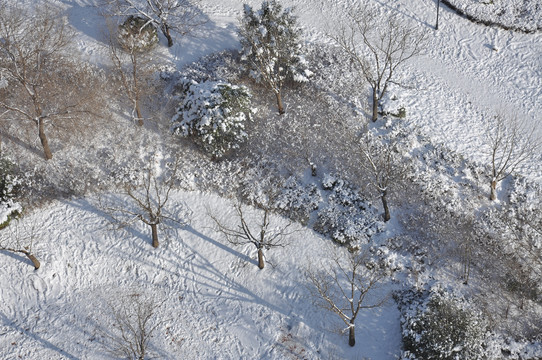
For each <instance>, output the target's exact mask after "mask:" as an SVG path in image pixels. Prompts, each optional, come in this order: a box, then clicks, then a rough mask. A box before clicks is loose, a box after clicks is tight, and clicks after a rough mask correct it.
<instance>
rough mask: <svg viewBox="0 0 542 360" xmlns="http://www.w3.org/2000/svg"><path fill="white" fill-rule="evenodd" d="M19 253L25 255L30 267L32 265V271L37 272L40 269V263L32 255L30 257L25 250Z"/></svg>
mask: <svg viewBox="0 0 542 360" xmlns="http://www.w3.org/2000/svg"><path fill="white" fill-rule="evenodd" d="M21 252H22V253H23V254H25V255H26V257H27V258H28V259H30V261H32V265H34V269H36V270H38V269H39V268H40V262H39V261H38V259H36V257H35V256H34V255H32V254H31V253H29V252H28V251H26V250H21Z"/></svg>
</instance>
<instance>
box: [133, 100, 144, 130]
mask: <svg viewBox="0 0 542 360" xmlns="http://www.w3.org/2000/svg"><path fill="white" fill-rule="evenodd" d="M135 110H136V116H137V125H138V126H143V116H141V109H140V108H139V100H136V101H135Z"/></svg>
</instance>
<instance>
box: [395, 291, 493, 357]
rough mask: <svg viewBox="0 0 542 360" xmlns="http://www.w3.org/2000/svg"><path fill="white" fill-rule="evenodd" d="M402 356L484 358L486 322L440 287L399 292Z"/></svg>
mask: <svg viewBox="0 0 542 360" xmlns="http://www.w3.org/2000/svg"><path fill="white" fill-rule="evenodd" d="M396 298H397V300H398V302H399V307H400V310H401V326H402V337H403V347H404V352H403V355H402V358H403V359H410V360H415V359H424V360H431V359H444V360H459V359H472V360H475V359H484V358H485V350H484V341H485V337H486V325H485V322H484V320H483V319H482V317H481V316H480V315H479V314H476V313H475V312H474V311H472V310H470V309H468V308H467V306H466V303H465V302H464V301H463V300H462V299H460V298H458V297H455V296H453V295H451V294H449V293H446V292H445V291H443V290H441V289H437V290H431V291H426V292H423V293H421V294H420V293H415V292H411V291H409V292H406V293H402V294H400V295H397V296H396Z"/></svg>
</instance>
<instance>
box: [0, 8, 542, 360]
mask: <svg viewBox="0 0 542 360" xmlns="http://www.w3.org/2000/svg"><path fill="white" fill-rule="evenodd" d="M247 2H248V3H249V4H250V5H252V6H255V7H257V6H259V4H260V1H256V0H250V1H247ZM358 2H359V1H358V0H284V1H282V3H283V4H284V5H285V6H291V5H293V6H295V7H296V14H297V15H298V16H299V21H300V24H301V25H302V27H303V29H304V31H305V38H304V40H305V41H306V42H308V43H319V44H320V43H324V44H329V45H332V44H333V42H332V41H331V40H330V39H329V37H328V36H327V34H328V33H330V32H333V31H335V30H336V29H337V27H338V26H339V25H340V24H342V23H344V18H345V16H346V13H347V11H348V7H349V6H350V5H353V4H356V3H358ZM242 3H243V2H242V1H238V0H222V1H213V0H202V1H201V4H200V7H201V10H202V11H203V13H204V14H205V16H207V17H208V20H209V21H208V22H207V23H206V24H205V25H204V26H203V27H202V28H200V29H199V30H198V31H197V32H196V33H195V34H194V35H195V36H194V37H185V38H183V39H180V41H179V43H178V44H176V45H175V46H173V47H172V48H169V49H168V48H167V47H166V46H165V44H164V39H161V41H162V43H161V44H160V46H159V47H157V48H156V49H155V53H156V56H155V60H156V61H157V62H159V63H162V64H164V65H172V66H175V67H177V68H180V67H182V66H183V65H186V64H189V63H191V62H193V61H195V60H197V59H198V58H200V57H201V56H203V55H206V54H210V53H214V52H217V51H220V50H223V49H228V48H238V47H239V43H238V39H237V35H236V26H237V19H238V17H239V16H240V14H241V10H242ZM367 3H369V6H371V7H374V8H375V9H377V11H379V12H380V13H381V14H383V15H385V14H388V13H392V14H395V15H397V16H399V17H400V18H401V19H402V20H403V21H404V22H405V23H406V24H408V26H412V27H417V28H418V29H420V31H423V32H425V33H426V34H427V37H428V43H427V47H426V50H425V52H424V54H423V55H421V56H420V57H418V58H415V59H413V60H412V61H411V62H410V63H408V64H407V66H406V67H405V68H403V69H402V70H401V74H400V75H401V77H402V78H403V80H404V82H405V83H406V84H408V85H409V88H408V89H401V90H398V96H399V97H400V98H401V100H402V101H403V102H404V104H405V105H406V111H407V118H406V120H405V121H406V123H407V126H408V127H410V128H412V129H415V130H416V131H419V132H421V133H423V134H425V135H426V136H428V138H429V139H430V140H431V141H432V142H434V143H442V144H444V145H445V146H446V147H447V148H449V149H451V150H454V151H457V152H458V153H460V154H462V155H463V156H465V157H467V158H469V159H471V160H474V161H477V162H481V163H484V162H485V157H484V156H485V155H484V153H483V149H484V137H485V134H486V131H487V119H488V118H490V117H492V116H493V115H494V114H496V113H502V114H505V116H511V117H517V118H519V119H525V121H527V122H528V123H529V124H531V125H532V127H533V131H535V132H538V133H539V134H540V135H541V136H542V130H540V128H539V124H538V122H539V120H541V115H540V114H542V60H541V59H542V33H535V34H522V33H518V32H512V31H505V30H501V29H498V28H491V27H486V26H483V25H479V24H474V23H472V22H470V21H469V20H467V19H464V18H462V17H459V16H457V15H456V14H455V13H454V12H452V11H450V10H449V9H447V8H446V7H445V6H443V7H442V8H441V13H440V27H439V30H438V31H435V30H434V28H433V24H434V21H435V15H436V5H435V1H432V0H419V1H410V0H375V1H369V2H367ZM58 4H59V5H60V6H62V7H63V8H65V9H66V13H67V15H68V19H69V21H70V23H71V25H72V26H73V27H74V28H75V29H76V30H77V32H78V35H77V38H76V48H77V51H79V52H80V53H81V54H82V56H83V58H85V59H88V60H89V61H91V62H93V63H96V64H101V65H103V64H105V62H106V61H107V49H106V48H105V44H106V41H105V40H104V34H103V31H102V30H103V28H104V26H105V25H104V20H103V18H102V17H101V16H100V15H99V14H98V9H97V8H96V7H95V6H94V5H95V3H94V1H93V0H71V1H70V0H64V1H58ZM534 16H540V14H534ZM352 76H353V75H352V74H348V73H345V74H344V77H345V79H331V81H333V80H337V81H343V80H344V81H348V80H350V81H352V80H351V77H352ZM348 78H350V79H348ZM354 95H355V96H357V97H359V99H360V100H359V103H365V102H366V98H367V95H368V88H367V87H365V88H363V89H360V92H359V94H354ZM286 103H287V100H286ZM68 155H69V154H68ZM68 155H65V156H64V158H69V156H68ZM541 160H542V159H541V154H535V156H534V157H533V158H532V159H531V160H530V161H529V162H527V163H526V164H525V165H524V166H523V167H522V168H521V169H520V171H521V172H522V173H523V174H525V175H528V177H529V178H530V179H533V180H536V181H541V180H542V161H541ZM53 161H56V160H53ZM179 201H185V202H186V203H187V204H188V206H189V207H190V208H191V210H192V212H193V217H192V221H191V222H190V225H189V226H188V227H185V228H179V229H176V230H175V231H173V232H171V233H170V234H169V239H167V240H165V241H164V242H163V243H162V245H161V247H159V248H158V249H152V247H151V246H150V242H149V235H150V234H149V231H148V229H147V228H146V227H142V226H139V225H135V226H133V227H129V228H125V229H123V230H115V231H114V230H111V229H110V226H111V225H110V222H109V221H108V215H107V214H105V213H104V212H103V211H102V210H100V208H99V207H98V206H97V199H96V197H94V196H90V197H88V198H77V199H70V200H58V201H54V202H53V203H51V204H49V205H47V206H45V207H43V208H39V209H35V210H34V211H32V212H30V213H29V214H28V215H26V216H25V217H24V218H23V220H22V222H24V223H25V224H27V226H31V225H32V224H36V226H37V227H38V230H37V231H36V235H37V237H38V238H39V241H37V242H36V245H35V247H34V252H35V253H36V254H38V256H39V258H40V260H41V262H42V266H41V268H40V269H39V270H37V271H34V270H33V268H32V267H31V265H30V264H29V262H28V260H27V259H26V258H24V257H20V256H18V255H11V254H9V253H2V254H0V256H1V257H2V259H1V261H0V300H1V302H0V358H2V359H19V358H23V359H43V358H50V359H101V358H110V354H108V353H107V352H106V351H105V349H104V346H103V344H102V343H103V342H104V334H106V333H108V332H109V331H110V330H111V329H112V328H111V327H112V326H113V322H114V321H113V319H112V317H111V316H110V315H108V311H107V310H108V307H107V302H108V301H113V300H114V298H115V294H116V293H119V294H121V293H125V292H130V291H131V289H134V288H135V289H137V291H141V292H142V293H145V294H156V298H158V299H160V300H161V301H164V303H163V304H162V305H161V307H160V308H159V310H158V311H157V319H159V321H161V322H162V326H160V330H159V331H157V332H156V334H155V337H154V338H153V339H152V341H151V350H152V351H154V352H155V353H156V354H157V355H158V356H159V357H161V358H167V359H177V358H187V359H216V358H219V359H256V358H262V359H289V358H292V359H316V358H322V359H332V358H336V359H360V358H368V359H376V360H378V359H393V358H396V357H397V356H398V355H399V353H400V346H401V336H400V335H401V334H400V325H399V312H398V310H397V308H396V306H395V305H394V304H393V302H392V301H390V302H389V303H388V304H386V305H385V306H384V307H382V308H380V309H378V310H376V311H370V310H369V311H365V312H363V313H362V314H361V315H360V316H361V318H358V321H357V324H358V331H357V344H356V347H355V348H348V347H347V344H346V340H345V337H344V336H340V335H338V334H337V332H336V330H338V329H342V326H343V324H342V322H341V321H340V320H339V319H338V318H336V317H335V316H334V315H333V314H329V313H327V312H325V311H323V310H321V309H319V308H315V307H314V306H312V304H311V301H310V297H309V295H308V290H307V289H306V288H305V284H306V280H305V278H304V276H303V271H304V269H305V267H306V266H307V265H308V264H309V262H311V261H314V259H319V258H321V257H323V255H324V254H325V253H326V251H327V246H328V245H329V243H330V241H329V239H324V238H322V237H320V236H319V235H316V234H315V233H313V232H312V231H310V230H308V229H306V228H303V227H301V226H299V228H298V230H299V231H298V232H296V233H294V234H293V235H292V236H291V239H290V240H291V245H290V246H288V247H285V248H277V249H272V250H271V251H269V252H268V256H269V259H268V260H269V262H270V263H269V264H268V266H267V267H266V268H265V269H264V270H262V271H260V270H258V269H257V267H256V263H255V260H254V258H255V253H254V251H253V249H252V248H250V247H240V248H239V247H234V246H232V245H231V244H229V243H228V242H226V241H225V240H224V239H223V238H222V237H221V236H219V234H217V233H216V232H215V231H213V229H212V228H213V223H212V221H210V218H209V217H208V216H207V207H210V209H212V211H214V213H215V214H218V215H219V216H221V217H223V218H224V219H228V220H226V221H233V220H232V216H231V212H232V209H231V203H229V200H225V199H222V198H219V197H217V196H215V195H212V194H208V193H198V192H178V193H175V194H174V196H173V197H172V202H179ZM274 220H276V221H277V222H280V221H284V220H283V219H280V218H274ZM231 224H232V225H233V223H231ZM390 286H391V285H390ZM111 299H113V300H111Z"/></svg>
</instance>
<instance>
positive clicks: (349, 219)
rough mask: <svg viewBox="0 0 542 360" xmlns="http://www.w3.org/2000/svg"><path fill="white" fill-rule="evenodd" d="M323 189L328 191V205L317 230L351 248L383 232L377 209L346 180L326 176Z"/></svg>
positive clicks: (320, 218) (315, 228)
mask: <svg viewBox="0 0 542 360" xmlns="http://www.w3.org/2000/svg"><path fill="white" fill-rule="evenodd" d="M322 187H323V188H324V190H327V194H328V196H327V203H326V204H325V205H324V206H323V207H322V208H321V210H319V211H318V217H317V220H316V223H315V224H314V230H316V231H317V232H319V233H321V234H323V235H327V236H330V237H331V238H332V239H333V240H334V241H336V242H337V243H339V244H342V245H348V246H355V243H357V242H362V243H366V242H367V241H368V239H369V238H371V237H372V236H373V235H374V234H376V233H378V232H380V231H382V229H383V227H384V226H383V224H382V222H381V221H380V220H379V215H378V211H377V209H376V208H375V207H374V206H372V204H371V203H370V202H369V201H367V200H365V199H364V198H363V197H362V196H361V195H360V193H359V192H357V191H355V190H354V189H353V188H352V186H351V185H350V184H348V183H347V182H346V181H344V180H342V179H341V178H339V177H336V176H333V175H326V176H325V178H324V179H323V182H322Z"/></svg>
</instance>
